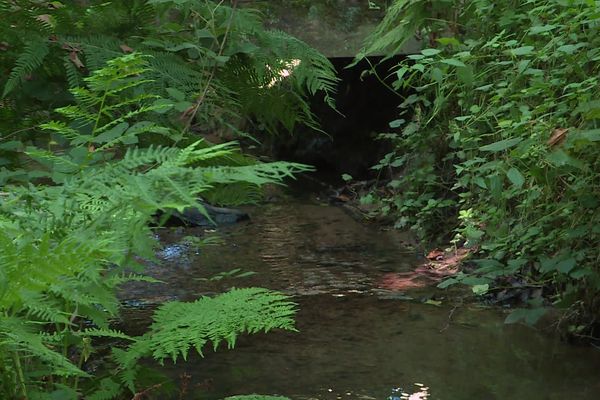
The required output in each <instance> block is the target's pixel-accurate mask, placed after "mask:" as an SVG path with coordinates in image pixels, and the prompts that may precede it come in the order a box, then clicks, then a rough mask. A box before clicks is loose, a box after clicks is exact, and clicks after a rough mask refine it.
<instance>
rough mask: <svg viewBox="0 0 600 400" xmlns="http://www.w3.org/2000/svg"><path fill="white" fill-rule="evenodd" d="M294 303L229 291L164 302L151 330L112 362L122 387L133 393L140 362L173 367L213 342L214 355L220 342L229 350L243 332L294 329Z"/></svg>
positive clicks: (257, 292) (267, 294)
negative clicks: (147, 359) (147, 360)
mask: <svg viewBox="0 0 600 400" xmlns="http://www.w3.org/2000/svg"><path fill="white" fill-rule="evenodd" d="M295 313H296V310H295V304H294V303H292V302H290V301H289V300H288V298H287V296H284V295H282V294H279V293H275V292H272V291H269V290H265V289H258V288H247V289H233V290H231V291H230V292H227V293H225V294H222V295H219V296H217V297H214V298H209V297H203V298H201V299H198V300H196V301H195V302H192V303H181V302H170V303H166V304H164V305H163V306H161V307H159V309H158V310H157V311H156V312H155V313H154V317H153V319H154V322H153V324H152V326H151V327H150V331H149V332H148V333H146V334H145V335H144V336H142V337H140V338H136V341H135V342H134V343H133V344H132V345H130V346H129V347H128V348H127V349H126V350H116V351H115V354H114V356H115V359H116V361H117V363H118V364H119V366H120V368H121V370H122V371H123V374H122V376H121V378H122V380H123V382H124V383H125V384H126V385H127V387H129V388H130V389H131V390H132V391H134V390H135V386H134V385H135V383H134V379H135V371H136V370H137V369H138V362H139V359H140V358H142V357H147V356H151V357H152V358H154V359H155V360H157V361H159V362H160V363H161V364H162V363H163V362H164V360H165V359H171V360H172V362H176V361H177V359H178V358H179V357H182V358H183V359H184V360H186V359H187V357H188V353H189V351H190V350H192V349H194V350H196V352H198V354H200V355H203V353H202V348H203V347H204V346H205V345H206V344H207V343H208V342H211V343H212V347H213V350H215V351H216V350H217V347H218V346H219V344H220V343H221V342H226V343H227V346H228V347H229V348H232V347H233V346H234V345H235V342H236V338H237V336H238V335H239V334H242V333H258V332H260V331H264V332H268V331H270V330H272V329H275V328H279V329H286V330H295V329H294V319H293V317H294V315H295Z"/></svg>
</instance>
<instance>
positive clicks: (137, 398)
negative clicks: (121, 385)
mask: <svg viewBox="0 0 600 400" xmlns="http://www.w3.org/2000/svg"><path fill="white" fill-rule="evenodd" d="M163 384H164V383H157V384H156V385H152V386H150V387H149V388H147V389H144V390H142V391H141V392H137V393H136V394H135V395H133V397H132V398H131V400H143V398H144V396H145V395H147V394H148V393H150V392H151V391H153V390H156V389H159V388H160V387H161V386H162V385H163Z"/></svg>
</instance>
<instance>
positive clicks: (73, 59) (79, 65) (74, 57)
mask: <svg viewBox="0 0 600 400" xmlns="http://www.w3.org/2000/svg"><path fill="white" fill-rule="evenodd" d="M69 59H70V60H71V62H72V63H73V64H75V66H76V67H77V68H85V65H83V63H82V62H81V60H80V59H79V55H77V52H76V51H72V52H70V53H69Z"/></svg>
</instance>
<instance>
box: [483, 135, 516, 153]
mask: <svg viewBox="0 0 600 400" xmlns="http://www.w3.org/2000/svg"><path fill="white" fill-rule="evenodd" d="M522 140H523V139H522V138H512V139H504V140H500V141H498V142H494V143H492V144H488V145H485V146H481V147H480V148H479V150H481V151H490V152H492V153H496V152H499V151H503V150H506V149H509V148H511V147H513V146H516V145H517V144H519V143H521V141H522Z"/></svg>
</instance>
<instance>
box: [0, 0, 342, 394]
mask: <svg viewBox="0 0 600 400" xmlns="http://www.w3.org/2000/svg"><path fill="white" fill-rule="evenodd" d="M0 19H1V20H2V21H3V22H2V25H1V26H0V37H2V40H3V42H2V43H1V46H0V52H1V53H2V61H1V62H0V70H2V71H3V72H5V73H4V74H2V78H0V84H1V85H2V87H3V97H2V101H1V102H0V113H1V119H0V132H1V133H0V185H1V186H0V228H1V229H0V377H1V378H2V385H1V386H0V397H2V398H19V399H42V398H60V399H75V398H86V399H96V400H98V399H110V398H119V397H121V396H126V397H127V395H126V393H130V395H129V397H131V395H135V396H142V394H140V393H146V391H147V390H151V389H152V387H150V388H143V387H139V386H138V385H137V378H138V373H139V371H140V369H141V366H140V363H139V361H140V359H141V358H142V357H150V358H154V359H155V360H157V361H159V362H161V363H162V362H164V361H165V359H170V360H172V361H173V362H175V361H176V360H177V359H178V358H180V357H183V358H184V359H185V358H187V356H188V354H189V352H190V351H192V350H194V351H197V352H199V353H200V354H202V351H204V347H205V344H208V343H209V342H210V343H212V346H213V348H215V349H216V348H217V346H218V345H219V343H221V342H225V343H227V345H228V346H229V347H231V346H233V345H234V344H235V342H236V337H237V335H239V334H243V333H256V332H258V331H269V330H271V329H275V328H281V329H287V330H293V329H294V327H293V324H294V321H293V316H294V314H295V305H294V304H293V303H292V302H290V301H289V299H288V298H287V297H286V296H284V295H282V294H279V293H275V292H271V291H267V290H263V289H256V288H250V289H240V290H232V291H230V292H228V293H225V294H222V295H219V296H216V297H214V298H202V299H199V300H197V301H195V302H191V303H184V302H172V303H166V304H164V305H163V306H161V307H160V308H159V309H158V310H157V311H156V313H155V315H154V323H153V324H152V326H151V327H150V331H149V332H148V333H147V334H145V335H143V336H140V337H131V336H128V335H126V334H124V333H123V332H120V331H118V330H115V329H114V327H113V326H112V324H111V323H112V322H113V321H114V320H115V319H116V318H117V317H118V314H119V309H120V303H119V299H118V298H117V296H116V292H117V289H118V287H119V286H120V285H122V284H123V283H126V282H130V281H145V282H155V280H153V279H151V278H149V277H147V276H145V275H144V271H143V266H142V263H141V262H140V260H144V259H146V260H148V259H150V260H152V259H154V257H155V255H154V253H155V249H156V246H157V244H158V243H157V241H156V238H155V235H153V232H152V229H153V228H151V227H150V225H152V224H155V222H156V214H157V212H159V211H160V212H162V213H163V216H164V217H165V218H168V216H169V214H170V213H172V212H173V211H178V212H182V211H183V210H184V209H185V208H188V207H195V208H197V209H198V210H199V212H200V213H203V214H205V215H206V216H207V217H208V213H207V212H206V210H205V208H204V206H203V204H205V203H204V202H205V201H209V202H211V203H212V204H225V205H226V204H241V203H245V202H246V203H247V202H255V201H257V200H260V193H261V189H260V188H261V187H262V186H263V185H265V184H269V183H275V184H281V183H282V182H283V180H284V179H285V178H287V177H292V176H293V175H294V174H296V173H298V172H301V171H306V170H308V169H309V168H308V167H307V166H304V165H301V164H294V163H286V162H272V163H261V162H259V161H258V160H256V159H255V158H253V157H250V156H247V155H244V154H242V152H241V150H240V148H239V145H238V144H237V143H236V142H224V143H220V144H215V143H212V142H210V141H208V140H206V139H205V136H208V135H206V134H208V133H210V134H213V135H212V137H216V138H218V136H219V135H218V134H224V133H227V134H228V135H229V136H232V137H236V136H240V137H245V136H249V135H248V134H246V133H245V132H244V131H243V130H242V128H243V126H244V121H253V122H254V123H256V124H259V125H260V126H262V128H263V130H265V131H270V132H272V133H274V132H276V131H278V130H280V129H285V128H288V129H292V128H293V126H294V124H296V123H306V124H308V125H311V126H314V127H315V128H316V127H317V125H316V121H315V120H314V118H313V116H312V114H311V112H310V110H309V109H308V105H307V96H309V95H311V94H314V93H316V92H318V91H321V92H323V93H324V94H325V100H326V101H329V93H331V91H332V90H333V87H334V86H333V85H334V83H335V81H336V78H335V75H334V74H333V69H332V66H331V65H330V64H329V62H328V61H327V59H326V58H325V57H324V56H322V55H321V54H319V53H318V52H316V51H314V50H312V49H311V48H310V47H308V46H307V45H305V44H304V43H302V42H300V41H298V40H297V39H294V38H292V37H290V36H288V35H286V34H284V33H281V32H273V31H267V30H265V29H263V28H262V25H261V22H260V18H259V16H258V15H257V14H256V13H254V12H252V11H250V10H244V11H239V10H236V3H235V2H233V4H232V5H231V6H226V5H224V4H221V3H213V2H209V1H207V2H202V3H199V2H195V1H181V0H180V1H161V0H154V1H131V2H130V1H123V2H112V3H104V2H99V1H98V2H96V1H81V2H70V3H68V4H67V3H61V2H57V1H55V2H37V1H36V2H32V1H21V0H15V1H8V2H2V4H1V5H0ZM294 60H299V62H296V64H298V65H297V68H295V70H294V72H295V73H294V74H293V77H289V79H285V80H284V79H282V78H281V72H282V71H283V70H284V69H286V68H290V67H289V65H290V63H291V62H292V61H294ZM271 105H273V106H271ZM215 133H216V134H215ZM221 141H222V140H221ZM102 339H104V340H106V339H108V340H111V341H114V342H115V343H122V345H121V346H118V347H115V348H114V350H113V352H112V355H111V356H110V359H109V360H106V362H108V363H109V365H110V366H111V367H113V368H114V370H113V371H111V370H110V369H103V370H104V371H106V372H105V373H104V375H100V376H98V375H96V374H97V372H96V371H95V368H94V367H93V365H95V363H97V362H98V361H99V360H102V359H103V358H104V357H105V355H103V354H102V352H97V351H96V346H97V345H98V344H99V343H101V341H102Z"/></svg>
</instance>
